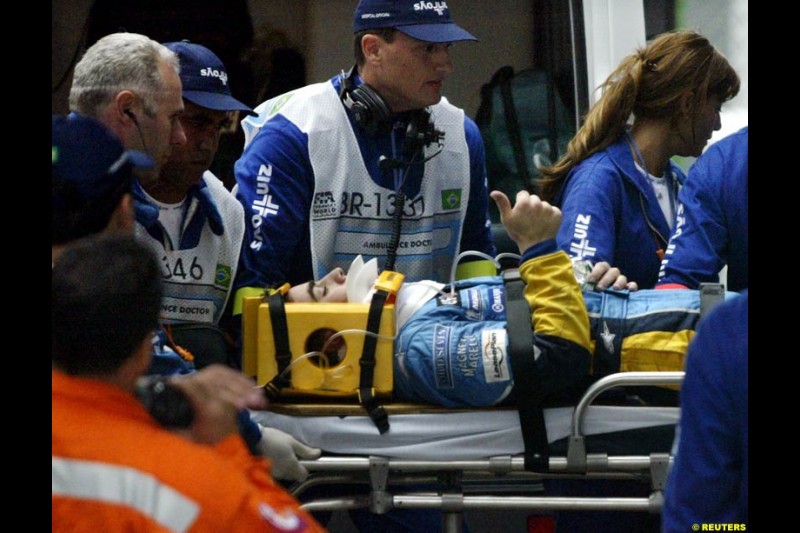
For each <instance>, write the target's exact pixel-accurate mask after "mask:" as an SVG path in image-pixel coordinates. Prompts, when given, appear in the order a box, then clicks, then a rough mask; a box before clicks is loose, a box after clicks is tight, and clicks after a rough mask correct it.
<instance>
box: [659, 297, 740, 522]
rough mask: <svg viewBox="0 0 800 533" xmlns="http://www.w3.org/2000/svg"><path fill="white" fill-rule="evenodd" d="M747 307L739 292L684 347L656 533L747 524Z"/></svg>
mask: <svg viewBox="0 0 800 533" xmlns="http://www.w3.org/2000/svg"><path fill="white" fill-rule="evenodd" d="M748 302H749V297H748V295H747V291H746V290H745V291H743V292H742V294H741V295H740V296H737V297H735V298H733V299H731V300H727V301H725V302H724V303H721V304H719V307H717V308H715V309H714V310H713V311H712V312H711V314H710V315H709V316H708V318H706V319H705V320H704V321H703V322H701V323H700V327H699V328H698V330H697V336H696V337H695V338H694V340H693V341H692V343H691V344H690V345H689V351H688V353H687V355H686V378H685V380H684V382H683V386H682V387H681V419H680V426H679V431H678V432H677V433H676V436H677V440H676V444H677V448H676V451H675V463H674V464H673V467H672V471H671V472H670V476H669V478H668V479H667V485H666V489H665V493H664V508H663V510H662V521H663V522H662V523H663V531H664V533H672V532H678V531H681V532H683V531H691V530H692V527H693V524H700V525H702V524H746V523H747V516H748V513H747V506H748V502H747V492H748V490H747V489H748V487H747V483H748V475H747V470H748V460H747V456H748V453H747V450H748V447H747V434H748V424H747V411H748V408H747V406H748V400H747V398H748V396H747V392H748V385H747V379H748V378H747V375H748V368H747V361H748V357H747V345H748V343H747V338H748V334H747V331H748V328H747V325H748V322H747V316H748V308H749V305H748ZM747 525H748V526H749V524H747ZM748 529H749V528H748Z"/></svg>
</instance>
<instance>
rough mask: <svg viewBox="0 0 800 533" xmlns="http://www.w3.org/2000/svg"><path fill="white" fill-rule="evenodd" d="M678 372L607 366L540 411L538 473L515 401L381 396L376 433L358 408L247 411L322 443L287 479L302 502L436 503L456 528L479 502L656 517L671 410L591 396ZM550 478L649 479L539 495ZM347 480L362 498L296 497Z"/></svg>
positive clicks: (334, 505)
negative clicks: (411, 400) (542, 461)
mask: <svg viewBox="0 0 800 533" xmlns="http://www.w3.org/2000/svg"><path fill="white" fill-rule="evenodd" d="M682 380H683V372H625V373H617V374H612V375H609V376H606V377H604V378H602V379H600V380H599V381H597V382H596V383H594V384H593V385H592V386H591V387H589V388H588V389H587V391H586V392H585V393H584V395H583V396H582V398H581V399H580V401H579V402H578V403H577V405H576V406H574V407H550V408H546V409H545V424H546V428H547V438H548V439H547V440H548V442H549V443H550V450H549V452H550V456H549V458H548V466H547V467H546V468H544V469H543V470H542V471H530V470H526V467H525V461H524V459H523V452H524V442H523V438H522V433H521V429H520V422H519V415H518V412H517V411H516V409H514V408H484V409H473V410H469V409H446V408H442V407H435V406H427V405H416V404H387V405H386V406H385V407H386V409H387V411H388V414H389V418H390V420H391V429H390V430H389V431H388V432H386V433H383V434H380V433H379V432H377V431H376V430H375V427H374V425H373V423H372V421H371V420H370V419H369V417H368V416H366V415H365V414H364V411H363V410H362V409H361V408H360V407H359V406H358V405H355V404H341V403H339V404H321V403H315V404H302V403H292V404H272V405H271V406H270V408H269V410H267V411H258V412H254V413H253V417H254V419H256V420H257V421H258V422H259V423H261V424H263V425H267V426H270V427H275V428H277V429H280V430H282V431H285V432H287V433H290V434H292V435H293V436H294V437H295V438H297V439H298V440H300V441H302V442H305V443H306V444H308V445H311V446H315V447H319V448H321V449H322V450H323V455H322V456H321V457H320V458H319V459H317V460H313V461H302V464H303V465H304V466H305V467H306V468H307V469H308V471H309V472H310V475H309V477H308V479H306V480H305V481H303V482H300V483H296V484H295V485H293V486H292V487H290V490H291V492H292V493H293V494H294V495H295V496H296V497H297V498H298V499H299V500H300V501H301V502H303V507H304V508H305V509H307V510H309V511H333V510H340V509H354V508H367V509H369V510H370V511H372V512H374V513H379V514H380V513H386V512H388V511H390V510H392V509H410V508H416V509H441V510H442V512H443V530H444V531H448V532H450V531H461V521H462V519H463V514H462V511H467V510H475V509H484V510H487V509H515V510H520V509H525V510H530V511H559V510H617V511H647V512H650V513H659V512H660V509H661V505H662V491H663V488H664V483H665V481H666V477H667V472H668V468H669V464H670V461H671V459H670V449H671V446H672V440H673V438H674V428H675V424H676V422H677V420H678V408H677V407H653V406H640V405H637V406H632V405H599V404H596V400H597V399H598V397H601V395H602V394H604V393H606V392H607V391H610V390H611V389H616V388H618V387H624V388H625V390H630V389H629V387H635V386H653V385H657V386H674V387H677V386H679V385H680V383H681V382H682ZM618 390H619V389H618ZM556 477H558V478H565V479H579V480H580V479H586V480H592V479H617V480H619V479H628V480H637V481H639V482H643V483H647V484H648V485H649V488H650V495H649V496H648V497H639V498H636V497H609V496H608V495H604V496H603V497H598V498H592V497H586V498H572V497H559V496H548V495H547V494H544V493H543V491H542V485H541V482H542V481H543V480H544V479H546V478H556ZM343 484H346V485H358V486H361V487H364V488H366V489H367V490H366V491H365V492H364V495H363V496H341V497H332V498H331V497H327V498H317V499H310V500H309V499H306V498H304V497H303V494H304V492H306V491H307V490H308V489H310V488H312V487H316V486H325V485H327V486H332V487H334V490H336V489H335V487H341V486H342V485H343ZM420 487H423V489H420ZM431 487H435V488H433V489H432V488H431Z"/></svg>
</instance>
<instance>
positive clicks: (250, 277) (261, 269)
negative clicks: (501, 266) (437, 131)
mask: <svg viewBox="0 0 800 533" xmlns="http://www.w3.org/2000/svg"><path fill="white" fill-rule="evenodd" d="M358 81H360V80H357V83H358ZM330 83H331V84H332V86H333V90H335V91H336V92H337V93H338V91H339V89H340V85H341V78H340V76H335V77H334V78H332V79H331V81H330ZM300 91H303V89H300ZM304 94H308V93H307V92H304V93H302V94H300V95H293V94H292V93H287V95H283V96H279V97H277V98H275V99H272V100H270V102H273V107H274V108H275V109H278V108H279V106H281V105H282V103H285V102H287V101H289V99H290V98H293V100H292V101H291V104H292V105H294V103H295V102H296V101H297V100H296V99H297V98H304V96H303V95H304ZM320 102H324V105H326V106H328V105H330V100H329V99H325V98H320V97H318V96H317V97H313V98H308V100H307V101H305V102H304V105H307V106H311V107H313V106H314V105H315V104H318V105H321V104H319V103H320ZM333 105H335V106H341V107H342V109H343V110H344V105H343V104H342V103H341V101H338V99H337V100H336V101H335V103H334V104H333ZM259 107H261V106H259ZM312 110H313V109H312ZM320 111H321V112H320V113H319V114H318V115H317V118H313V116H312V120H316V122H314V123H313V125H312V127H311V129H312V131H313V137H312V135H309V134H306V133H304V132H303V131H301V129H300V128H299V127H298V126H297V125H296V124H295V123H293V122H292V121H290V120H289V119H287V118H286V116H284V115H283V114H281V113H280V111H279V110H278V111H277V112H276V114H274V115H271V116H269V118H268V119H267V120H266V122H264V123H263V125H260V130H259V131H258V132H257V133H256V134H255V137H253V139H252V141H251V142H250V143H249V144H248V145H247V146H246V148H245V150H244V152H243V154H242V156H241V158H240V159H239V160H238V161H237V162H236V164H235V167H234V171H235V175H236V182H237V189H236V194H237V198H238V199H239V201H240V202H242V204H243V205H244V208H245V219H246V230H245V231H246V234H245V242H246V243H248V244H249V246H245V249H244V250H243V251H242V256H241V261H240V267H239V272H238V277H237V280H236V282H235V287H234V288H235V289H236V290H238V289H240V288H242V287H250V288H262V289H263V288H264V287H269V286H272V285H274V284H275V283H283V282H287V281H288V282H289V283H291V284H293V285H294V284H297V283H303V282H306V281H308V280H309V279H312V278H314V277H315V276H314V268H313V265H312V250H311V241H312V235H311V226H312V224H311V223H312V220H311V210H312V202H314V201H315V200H314V198H313V197H314V193H315V182H316V181H317V180H318V179H321V177H318V176H315V173H314V169H313V167H312V157H311V153H310V146H311V145H312V144H313V147H316V146H319V143H326V144H325V145H326V146H328V145H329V144H330V143H332V145H333V146H336V147H339V146H351V144H350V142H351V138H352V136H353V135H354V136H355V141H356V142H357V144H358V148H359V150H360V155H361V157H360V160H359V158H352V159H350V158H343V159H344V160H342V158H340V159H339V160H338V161H331V169H332V171H334V170H335V171H336V172H337V173H339V172H342V171H343V170H344V171H346V172H348V173H349V174H350V175H353V176H355V175H356V174H357V173H359V172H361V169H363V168H364V167H365V168H366V170H367V172H368V173H369V176H370V177H371V179H372V181H373V182H374V183H375V184H377V185H378V186H380V187H382V188H384V189H385V190H386V191H387V193H392V192H393V191H395V190H396V182H397V181H398V178H400V179H402V180H403V185H402V189H403V191H404V192H405V194H406V197H407V198H409V199H414V198H416V197H417V196H418V195H419V194H420V191H421V190H423V189H425V188H426V187H428V186H436V184H435V183H431V184H429V185H426V184H425V182H424V181H423V180H422V176H423V173H424V168H425V167H426V165H424V164H421V163H414V164H411V165H404V166H402V167H401V168H399V169H398V168H394V169H389V170H388V171H382V170H381V169H380V165H379V161H380V160H381V159H382V158H383V157H385V158H388V159H399V158H401V151H402V144H403V138H404V135H405V127H404V126H402V121H403V120H404V118H403V116H402V115H398V116H397V117H396V118H397V120H399V121H400V122H401V127H399V128H395V129H393V130H392V132H391V133H387V134H382V135H376V136H372V135H370V134H368V133H367V132H366V131H365V130H364V129H363V128H361V127H359V126H357V125H356V124H355V123H353V119H352V117H351V116H350V114H349V113H347V116H348V119H349V121H350V126H351V128H350V129H351V130H352V131H347V128H339V127H333V126H335V125H338V124H339V122H338V121H331V122H330V123H328V122H327V121H325V119H324V118H321V117H323V115H325V114H326V113H327V114H331V113H332V111H331V109H330V108H329V107H326V108H325V109H323V110H320ZM309 113H310V111H309ZM326 116H327V115H326ZM433 121H434V124H435V123H436V117H435V116H434V117H433ZM253 122H255V121H253ZM323 122H324V123H323ZM334 122H335V123H334ZM243 124H244V123H243ZM345 124H346V122H345ZM461 128H463V130H464V136H465V140H466V146H467V148H468V152H469V155H468V158H469V161H468V163H467V164H466V165H464V168H467V169H468V171H469V174H468V175H459V176H458V180H459V182H460V183H463V184H464V185H463V187H464V189H463V190H466V187H469V196H468V198H464V199H460V200H459V201H460V202H463V201H466V202H467V208H466V216H465V221H464V223H463V226H462V228H463V230H462V233H461V239H460V244H459V246H460V250H462V251H463V250H477V251H480V252H484V253H487V254H489V255H492V256H494V255H495V253H496V252H495V247H494V245H493V243H492V236H491V225H490V223H489V219H488V194H487V182H486V169H485V161H484V159H485V158H484V147H483V141H482V139H481V136H480V132H479V130H478V128H477V126H476V125H475V123H474V121H472V119H470V118H469V117H467V116H466V115H465V116H464V120H463V126H461ZM447 137H448V138H446V139H444V148H445V154H446V153H447V147H448V140H449V139H450V135H449V134H448V136H447ZM456 141H457V139H452V140H451V141H450V144H451V145H453V143H455V142H456ZM314 143H317V144H314ZM432 148H433V147H431V149H432ZM445 154H442V155H443V156H444V155H445ZM435 157H440V156H438V155H437V156H435ZM353 159H355V160H353ZM441 160H444V158H443V159H441ZM434 161H436V160H435V159H434ZM343 166H344V169H343ZM351 187H352V185H351ZM330 200H331V203H332V204H333V207H334V208H335V211H334V213H339V214H343V213H344V212H345V210H348V209H357V208H359V207H360V209H361V210H362V213H361V217H362V218H359V219H358V221H359V223H360V222H361V221H363V220H366V219H365V218H363V217H366V216H368V215H366V214H364V213H365V212H366V211H365V209H366V208H367V207H369V206H367V203H368V202H371V204H375V203H376V201H378V200H376V199H375V198H371V197H370V198H359V199H357V200H358V201H359V202H360V203H359V205H353V204H352V202H353V201H355V200H356V198H351V199H348V198H333V197H331V199H330ZM327 207H330V206H327ZM414 207H415V206H414V205H410V204H409V203H407V204H406V211H408V210H409V209H413V208H414ZM372 209H373V210H374V209H375V206H374V205H372ZM387 209H388V211H387ZM424 209H425V210H424V214H428V213H430V210H431V206H427V207H426V208H424ZM392 211H393V208H392V206H387V205H381V208H380V214H379V215H375V216H377V217H378V218H380V219H390V218H391V217H390V216H389V215H390V214H391V212H392ZM387 213H389V215H387ZM379 237H381V238H382V242H384V241H385V242H388V241H389V237H390V236H389V235H380V236H379ZM441 237H443V238H444V237H447V236H446V235H441ZM437 238H438V236H437ZM435 245H438V244H436V243H435ZM353 246H356V244H355V243H353ZM402 252H403V251H402V250H401V253H402ZM421 252H424V253H421V254H420V255H419V257H418V259H417V261H420V262H421V261H430V254H429V253H428V252H427V250H421ZM359 253H360V252H359ZM385 255H386V254H385V246H384V247H383V248H376V249H375V253H374V254H373V255H372V257H379V258H380V260H383V258H384V257H385ZM368 258H369V257H368V255H367V254H365V255H364V259H365V260H367V259H368ZM324 273H325V272H321V274H324ZM428 277H432V278H444V277H446V276H434V275H431V276H426V278H428ZM422 279H424V278H422Z"/></svg>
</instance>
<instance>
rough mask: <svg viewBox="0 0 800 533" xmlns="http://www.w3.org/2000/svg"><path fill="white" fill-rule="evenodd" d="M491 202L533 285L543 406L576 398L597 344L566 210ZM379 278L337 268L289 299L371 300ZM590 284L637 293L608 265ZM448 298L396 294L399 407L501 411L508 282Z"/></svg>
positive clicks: (509, 382) (529, 296)
mask: <svg viewBox="0 0 800 533" xmlns="http://www.w3.org/2000/svg"><path fill="white" fill-rule="evenodd" d="M492 198H493V199H494V200H495V202H496V203H497V205H498V208H499V210H500V213H501V220H502V222H503V224H504V225H505V227H506V230H507V231H508V234H509V236H510V237H511V238H512V239H513V240H514V242H516V243H517V245H518V247H519V250H520V253H521V254H522V256H521V259H520V266H519V271H520V275H521V278H522V280H523V281H524V282H525V283H526V286H527V287H526V290H525V298H526V300H527V301H528V304H529V305H530V308H531V311H532V325H533V330H534V354H535V357H536V360H537V367H538V370H539V373H540V376H541V381H542V384H543V386H544V387H545V388H546V389H547V391H546V397H550V398H552V399H553V400H556V399H557V398H559V397H562V396H564V395H570V396H571V394H569V393H571V392H573V391H574V390H575V389H576V387H579V386H585V384H586V379H587V376H589V372H590V360H591V349H592V345H593V343H592V341H591V339H590V334H589V328H590V326H589V317H588V314H587V309H586V305H585V304H584V299H583V296H582V294H581V290H580V288H579V286H578V284H577V282H576V280H575V276H574V273H573V267H572V262H571V260H570V259H569V257H568V256H567V255H566V254H565V253H564V252H561V251H558V250H557V249H556V244H555V240H554V239H555V235H556V233H557V231H558V228H559V225H560V224H561V211H560V210H559V209H558V208H556V207H553V206H551V205H550V204H548V203H547V202H542V201H541V200H540V199H539V198H538V197H537V196H533V195H530V194H528V193H527V192H524V191H523V192H520V193H518V194H517V199H516V204H515V205H514V206H513V208H512V206H511V203H510V201H509V199H508V198H507V197H506V195H505V194H503V193H502V192H499V191H494V192H493V193H492ZM354 263H356V262H354ZM367 265H368V266H369V265H370V263H368V264H367ZM372 266H374V264H373V265H372ZM351 270H353V269H351ZM365 274H366V276H365ZM376 276H377V268H374V269H373V273H372V275H371V276H370V275H369V268H368V267H367V268H363V270H362V271H361V272H352V271H351V273H350V275H349V276H348V275H345V273H344V272H343V271H342V270H341V269H335V270H333V271H332V272H330V273H329V274H328V275H326V276H325V277H324V278H322V279H321V280H319V281H315V282H309V283H305V284H302V285H298V286H295V287H292V288H291V289H290V290H289V291H288V293H286V298H285V300H286V301H287V302H309V301H319V302H346V301H351V302H352V301H359V302H361V301H368V299H366V300H365V298H364V297H365V293H366V292H367V290H368V289H369V287H371V286H372V282H374V279H375V277H376ZM590 279H594V280H596V286H597V288H598V289H602V288H606V287H612V288H614V289H618V290H622V289H631V290H635V289H636V284H635V283H629V282H628V281H627V279H626V278H625V277H624V276H621V275H620V273H619V270H618V269H615V268H610V267H609V265H608V264H606V263H601V264H598V265H596V266H595V269H594V270H593V272H592V275H591V276H590ZM365 280H366V281H365ZM451 290H452V289H451V288H450V287H445V286H444V285H443V284H441V283H436V282H433V281H423V282H416V283H407V284H405V285H403V286H402V287H401V289H400V291H399V293H398V294H397V300H396V307H395V309H396V330H397V336H396V337H395V342H394V354H395V357H394V358H393V361H394V363H393V364H394V393H393V396H394V398H395V400H399V401H417V402H419V401H423V402H428V403H434V404H440V405H445V406H452V407H457V406H487V405H494V404H497V403H500V402H502V401H503V400H504V399H505V398H506V397H507V396H508V394H509V393H510V391H511V389H512V388H513V383H514V379H513V370H512V369H511V367H510V365H509V362H508V354H507V352H506V343H507V335H506V321H505V303H504V302H505V300H504V287H503V282H502V279H501V278H500V277H498V276H494V277H480V278H473V279H469V280H463V281H459V282H457V283H456V284H455V291H454V293H452V292H451ZM348 295H349V296H350V298H348ZM454 295H455V298H454V297H453V296H454ZM367 296H368V295H367ZM290 334H291V332H290ZM326 351H327V350H326Z"/></svg>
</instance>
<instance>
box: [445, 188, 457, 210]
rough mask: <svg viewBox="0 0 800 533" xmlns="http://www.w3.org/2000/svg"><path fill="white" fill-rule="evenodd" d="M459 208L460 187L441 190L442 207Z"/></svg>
mask: <svg viewBox="0 0 800 533" xmlns="http://www.w3.org/2000/svg"><path fill="white" fill-rule="evenodd" d="M460 208H461V189H447V190H444V191H442V209H460Z"/></svg>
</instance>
